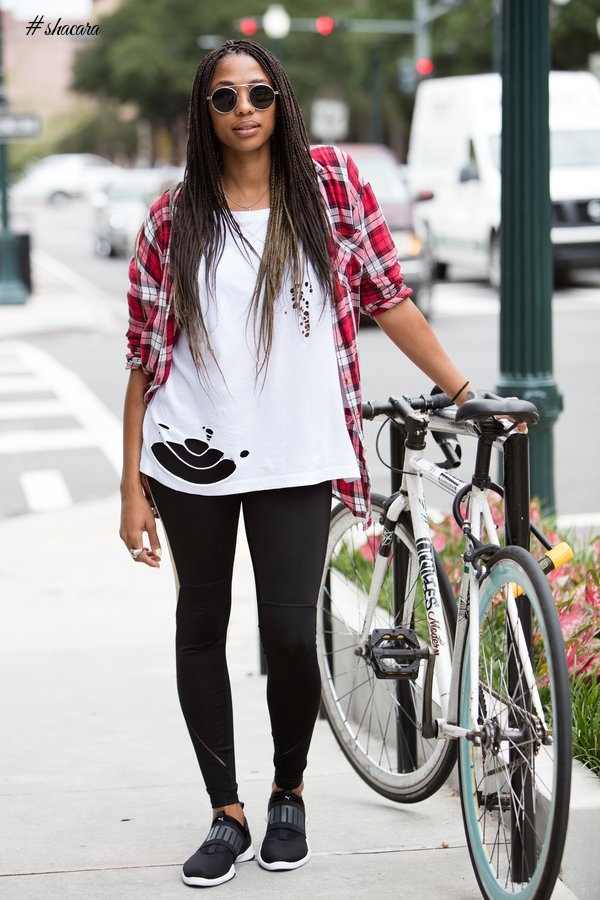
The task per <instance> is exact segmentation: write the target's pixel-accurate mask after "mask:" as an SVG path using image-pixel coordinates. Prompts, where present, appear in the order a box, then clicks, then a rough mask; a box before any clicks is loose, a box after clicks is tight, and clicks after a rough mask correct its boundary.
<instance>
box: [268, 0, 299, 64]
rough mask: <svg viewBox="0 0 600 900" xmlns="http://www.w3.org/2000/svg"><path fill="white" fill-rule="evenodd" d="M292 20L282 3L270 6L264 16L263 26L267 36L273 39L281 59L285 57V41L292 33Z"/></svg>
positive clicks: (274, 46) (276, 51) (275, 50)
mask: <svg viewBox="0 0 600 900" xmlns="http://www.w3.org/2000/svg"><path fill="white" fill-rule="evenodd" d="M291 25H292V20H291V19H290V16H289V13H288V11H287V9H286V8H285V7H284V6H282V5H281V3H274V4H273V5H272V6H269V8H268V9H267V11H266V12H265V14H264V16H263V17H262V27H263V29H264V32H265V34H266V35H267V37H269V38H271V40H272V41H273V50H274V52H275V55H276V56H278V57H279V58H280V59H281V58H282V57H283V41H284V40H285V38H286V37H287V36H288V34H289V33H290V28H291Z"/></svg>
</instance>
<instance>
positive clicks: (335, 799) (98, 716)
mask: <svg viewBox="0 0 600 900" xmlns="http://www.w3.org/2000/svg"><path fill="white" fill-rule="evenodd" d="M117 523H118V502H117V498H116V497H114V498H109V499H107V500H103V501H100V502H95V503H93V504H89V505H81V506H78V507H75V508H72V509H70V510H68V511H63V512H60V513H52V514H49V513H45V514H37V515H30V516H25V517H21V518H19V519H16V520H14V521H4V522H3V523H0V554H1V556H0V579H1V582H2V585H3V590H2V594H3V604H2V605H3V625H2V652H1V653H0V683H2V685H3V686H4V690H3V692H2V696H3V699H2V707H3V708H2V721H3V723H4V737H3V740H2V756H3V765H2V782H3V785H2V795H3V796H2V819H3V828H2V833H3V839H2V842H1V845H0V875H1V877H0V894H1V895H2V896H6V897H7V898H10V900H20V898H27V900H32V898H35V900H46V898H53V900H70V898H73V900H87V898H94V900H104V898H108V897H115V896H116V897H119V898H123V900H129V898H131V900H171V898H177V897H183V896H185V892H186V891H188V890H189V888H186V887H185V885H183V883H182V882H181V881H180V875H179V868H180V865H181V863H182V861H183V860H184V859H185V858H186V856H187V855H188V854H189V853H191V852H193V851H194V850H195V849H196V846H197V845H198V844H199V843H201V841H202V840H203V839H204V836H205V834H206V831H207V829H208V825H209V818H210V816H209V807H208V801H207V798H206V795H205V793H204V788H203V787H202V786H201V784H200V779H199V775H198V773H197V770H196V763H195V760H194V759H193V754H192V750H191V745H190V744H189V740H188V736H187V732H186V730H185V727H184V724H183V721H182V718H181V714H180V712H179V707H178V702H177V697H176V691H175V682H174V653H173V627H174V621H173V620H174V588H173V578H172V573H171V571H170V566H169V563H168V561H167V562H165V563H163V566H162V568H161V570H160V571H154V570H150V569H147V568H146V567H143V566H141V565H136V564H135V563H133V561H132V560H131V559H130V558H129V556H128V554H127V552H126V550H125V548H124V547H123V546H122V545H121V543H120V541H119V538H118V536H117ZM234 596H235V601H234V610H233V614H232V621H231V626H230V640H229V651H228V653H229V660H230V667H231V676H232V685H233V692H234V702H235V709H236V743H237V751H238V779H239V783H240V790H241V796H242V798H243V799H244V801H245V804H246V813H247V815H248V820H249V822H250V826H251V830H252V833H253V838H254V842H255V845H256V846H257V847H258V844H259V842H260V840H261V838H262V835H263V833H264V827H265V825H264V815H265V809H266V801H267V797H268V791H269V786H270V781H271V776H272V766H271V753H272V751H271V744H270V734H269V725H268V718H267V713H266V704H265V697H264V694H265V678H264V676H261V675H260V674H259V660H258V654H257V638H256V634H257V630H256V613H255V600H254V592H253V582H252V574H251V565H250V560H249V557H248V553H247V550H246V548H245V545H244V542H243V541H240V546H239V551H238V559H237V563H236V571H235V592H234ZM305 799H306V805H307V817H308V829H309V838H310V842H311V848H312V851H313V859H312V860H311V861H310V863H309V864H308V865H307V866H305V867H304V868H302V869H299V870H298V871H296V872H289V873H271V872H265V871H263V870H262V869H260V868H259V866H258V865H257V863H256V862H248V863H241V864H239V865H238V866H237V875H236V877H235V878H234V879H233V881H231V882H229V883H227V884H226V885H223V886H221V887H220V888H219V889H218V890H219V895H223V896H231V897H234V896H237V897H244V898H245V900H259V898H260V900H263V898H264V897H278V896H281V895H285V896H286V897H287V898H290V900H292V898H293V900H295V898H298V900H300V898H302V900H304V898H305V897H307V896H312V897H318V898H340V900H342V898H344V900H347V898H354V897H356V898H358V897H362V896H365V895H367V894H370V893H373V892H376V893H377V895H378V896H379V897H398V896H401V895H403V894H407V895H410V896H411V897H412V898H415V900H418V898H427V900H430V898H432V897H434V898H444V900H475V898H477V897H479V896H480V894H479V891H478V889H477V886H476V883H475V878H474V875H473V873H472V870H471V866H470V862H469V857H468V852H467V849H466V845H465V839H464V835H463V830H462V824H461V814H460V801H459V799H458V796H457V794H456V792H455V791H453V790H452V789H451V788H450V787H445V788H444V789H443V790H442V791H440V792H439V794H437V795H436V796H435V797H433V798H431V799H429V800H426V801H424V802H423V803H421V804H417V805H413V806H401V805H397V804H394V803H392V802H390V801H387V800H385V799H383V798H381V797H379V796H378V795H377V794H375V793H374V792H373V791H372V790H370V789H369V788H368V787H367V786H366V785H364V784H363V782H362V781H361V780H360V779H359V778H358V776H357V775H356V774H355V773H354V772H353V771H352V770H351V769H350V767H349V765H348V763H347V762H346V760H345V759H344V757H343V755H342V753H341V751H340V750H339V749H338V748H337V745H336V743H335V741H334V738H333V736H332V734H331V732H330V731H329V728H328V726H327V724H326V723H325V722H324V721H319V722H318V723H317V727H316V732H315V738H314V743H313V746H312V749H311V754H310V762H309V768H308V771H307V776H306V792H305ZM553 896H554V897H555V898H560V900H562V898H565V900H567V898H573V897H575V895H574V894H573V893H571V891H570V890H568V889H567V888H566V887H565V886H564V885H562V884H559V885H558V886H557V888H556V890H555V892H554V895H553Z"/></svg>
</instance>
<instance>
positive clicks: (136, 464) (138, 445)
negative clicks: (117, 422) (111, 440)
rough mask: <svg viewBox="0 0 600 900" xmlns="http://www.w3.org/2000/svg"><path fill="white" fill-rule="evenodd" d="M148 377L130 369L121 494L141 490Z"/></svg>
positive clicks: (126, 399)
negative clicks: (145, 396) (141, 462)
mask: <svg viewBox="0 0 600 900" xmlns="http://www.w3.org/2000/svg"><path fill="white" fill-rule="evenodd" d="M147 383H148V376H147V375H146V374H145V373H144V372H143V371H142V370H141V369H132V371H131V372H130V374H129V383H128V385H127V390H126V392H125V406H124V410H123V472H122V476H121V493H122V494H125V493H129V492H132V491H134V492H137V491H141V490H142V483H141V479H140V459H141V455H142V426H143V422H144V412H145V409H146V407H145V405H144V392H145V390H146V385H147Z"/></svg>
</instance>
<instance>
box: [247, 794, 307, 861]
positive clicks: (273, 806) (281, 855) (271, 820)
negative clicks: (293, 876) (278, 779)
mask: <svg viewBox="0 0 600 900" xmlns="http://www.w3.org/2000/svg"><path fill="white" fill-rule="evenodd" d="M309 859H310V848H309V846H308V841H307V840H306V814H305V810H304V801H303V800H302V797H299V796H298V794H294V793H292V792H291V791H277V792H276V793H274V794H272V795H271V798H270V800H269V806H268V811H267V830H266V833H265V837H264V840H263V842H262V844H261V847H260V851H259V853H258V864H259V865H260V866H262V867H263V869H269V870H271V871H278V870H282V869H298V868H299V867H300V866H303V865H304V863H307V862H308V860H309Z"/></svg>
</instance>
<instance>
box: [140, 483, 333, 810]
mask: <svg viewBox="0 0 600 900" xmlns="http://www.w3.org/2000/svg"><path fill="white" fill-rule="evenodd" d="M150 485H151V489H152V493H153V497H154V500H155V503H156V506H157V509H158V510H159V513H160V517H161V519H162V522H163V525H164V529H165V532H166V535H167V539H168V542H169V546H170V550H171V555H172V558H173V563H174V566H175V570H176V575H177V578H178V581H179V597H178V602H177V635H176V658H177V689H178V693H179V699H180V702H181V708H182V711H183V715H184V717H185V721H186V724H187V727H188V730H189V733H190V737H191V739H192V743H193V745H194V750H195V751H196V756H197V758H198V763H199V765H200V769H201V771H202V775H203V778H204V782H205V784H206V789H207V791H208V794H209V796H210V799H211V803H212V805H213V808H215V807H221V806H226V805H227V804H230V803H237V802H238V793H237V782H236V771H235V754H234V741H233V713H232V703H231V689H230V684H229V673H228V670H227V661H226V656H225V643H226V636H227V625H228V622H229V614H230V610H231V577H232V572H233V561H234V554H235V546H236V535H237V527H238V519H239V512H240V507H241V508H242V509H243V512H244V523H245V527H246V535H247V538H248V545H249V547H250V554H251V557H252V564H253V567H254V578H255V582H256V593H257V599H258V623H259V628H260V638H261V642H262V646H263V650H264V654H265V658H266V660H267V670H268V674H267V704H268V708H269V715H270V718H271V732H272V735H273V745H274V756H273V762H274V764H275V776H274V780H275V783H276V784H277V785H278V787H280V788H282V789H284V790H290V789H292V788H295V787H297V786H298V785H299V784H300V782H301V781H302V774H303V772H304V769H305V767H306V758H307V754H308V748H309V746H310V741H311V737H312V732H313V728H314V724H315V721H316V718H317V714H318V711H319V698H320V689H321V683H320V676H319V667H318V662H317V652H316V639H315V635H316V603H317V596H318V592H319V585H320V582H321V576H322V572H323V565H324V562H325V551H326V547H327V535H328V531H329V512H330V508H331V483H330V482H328V481H327V482H323V483H321V484H316V485H308V486H306V487H296V488H282V489H277V490H270V491H256V492H252V493H247V494H234V495H228V496H222V497H202V496H197V495H194V494H184V493H181V492H179V491H174V490H171V489H170V488H167V487H164V485H161V484H159V483H158V482H157V481H155V480H154V479H150Z"/></svg>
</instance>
